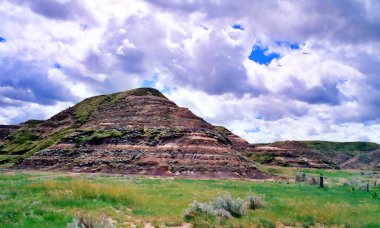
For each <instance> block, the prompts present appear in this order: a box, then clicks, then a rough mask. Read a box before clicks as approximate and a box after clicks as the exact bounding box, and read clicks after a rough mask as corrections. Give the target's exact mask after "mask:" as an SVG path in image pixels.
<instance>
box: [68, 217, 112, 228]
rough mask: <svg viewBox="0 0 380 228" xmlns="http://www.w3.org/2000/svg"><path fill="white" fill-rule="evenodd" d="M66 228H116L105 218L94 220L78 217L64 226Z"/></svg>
mask: <svg viewBox="0 0 380 228" xmlns="http://www.w3.org/2000/svg"><path fill="white" fill-rule="evenodd" d="M66 227H67V228H116V225H115V224H113V223H111V222H110V221H109V220H108V219H106V218H105V217H101V218H99V219H95V218H92V217H83V216H78V217H76V218H74V219H73V221H72V222H71V223H69V224H67V226H66Z"/></svg>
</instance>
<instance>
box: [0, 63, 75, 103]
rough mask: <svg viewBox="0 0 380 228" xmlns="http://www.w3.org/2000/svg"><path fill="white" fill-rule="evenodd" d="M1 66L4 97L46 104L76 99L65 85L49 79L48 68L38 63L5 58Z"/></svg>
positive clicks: (0, 76) (0, 77) (0, 79)
mask: <svg viewBox="0 0 380 228" xmlns="http://www.w3.org/2000/svg"><path fill="white" fill-rule="evenodd" d="M0 66H1V67H0V88H1V87H2V88H3V89H2V90H0V94H1V96H2V97H6V98H10V99H13V100H17V101H24V102H33V103H38V104H44V105H52V104H54V103H55V102H56V101H72V100H74V99H75V97H74V96H73V95H71V93H70V91H68V90H67V89H66V88H65V87H63V86H62V85H59V84H58V83H56V82H54V81H51V80H49V79H48V75H47V72H46V68H45V69H44V68H43V67H41V66H39V64H38V63H34V62H24V61H19V60H11V59H10V58H5V59H2V61H1V64H0ZM3 104H4V103H3ZM7 104H8V105H9V103H7ZM15 104H17V103H15ZM4 105H6V104H4Z"/></svg>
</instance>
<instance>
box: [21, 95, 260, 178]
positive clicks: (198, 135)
mask: <svg viewBox="0 0 380 228" xmlns="http://www.w3.org/2000/svg"><path fill="white" fill-rule="evenodd" d="M37 127H38V128H39V129H40V132H42V133H41V135H40V136H39V137H40V138H44V137H45V138H49V137H53V136H54V137H59V139H58V140H56V142H55V143H54V144H52V145H51V146H49V147H48V148H46V149H43V150H41V151H38V152H37V153H35V154H34V155H33V156H31V157H29V158H27V159H25V160H23V161H22V163H21V164H19V165H18V167H19V168H33V169H36V168H38V169H59V170H68V171H76V172H111V173H122V174H148V175H167V176H176V175H179V176H190V177H217V178H224V177H226V178H227V177H246V178H266V177H268V176H267V175H265V174H263V173H261V172H259V171H258V170H257V169H256V168H255V166H254V164H253V163H252V161H251V160H250V159H248V158H247V157H245V156H244V155H242V154H241V153H239V152H238V151H237V150H236V148H235V147H234V144H233V142H232V141H231V140H233V139H231V138H229V137H228V136H227V135H226V134H224V133H222V132H220V131H219V130H218V129H217V128H216V127H214V126H213V125H211V124H209V123H207V122H206V121H204V120H203V119H201V118H199V117H197V116H196V115H194V114H193V113H192V112H191V111H189V110H188V109H186V108H181V107H178V106H177V105H176V104H175V103H174V102H172V101H170V100H169V99H167V98H166V97H165V96H163V95H162V94H161V93H160V92H158V91H157V90H154V89H146V88H142V89H136V90H132V91H126V92H123V93H117V94H111V95H106V96H99V97H94V98H89V99H86V100H84V101H83V102H81V103H79V104H78V105H76V106H74V107H72V108H69V109H67V110H65V111H63V112H61V113H59V114H57V115H56V116H54V117H52V118H51V119H49V120H47V121H45V122H44V123H41V124H39V125H38V126H37Z"/></svg>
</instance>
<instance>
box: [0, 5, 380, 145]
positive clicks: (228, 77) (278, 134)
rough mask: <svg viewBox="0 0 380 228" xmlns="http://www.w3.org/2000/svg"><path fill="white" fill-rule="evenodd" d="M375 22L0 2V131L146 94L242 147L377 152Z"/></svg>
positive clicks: (202, 9)
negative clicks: (278, 143)
mask: <svg viewBox="0 0 380 228" xmlns="http://www.w3.org/2000/svg"><path fill="white" fill-rule="evenodd" d="M379 10H380V2H379V1H375V0H348V1H346V0H338V1H319V0H311V1H310V0H307V1H306V0H304V1H302V0H301V1H280V0H278V1H251V0H242V1H232V0H226V1H222V2H219V3H218V2H215V1H200V0H195V1H194V0H192V1H190V0H189V1H186V0H185V1H181V2H179V1H175V0H155V1H153V0H130V1H117V2H108V1H90V0H81V1H80V0H40V1H27V0H12V1H11V0H0V21H1V24H0V124H15V123H18V122H22V121H25V120H27V119H31V118H33V119H46V118H49V117H50V116H52V115H53V114H55V113H57V112H59V111H61V110H63V109H65V108H67V107H69V106H73V105H74V104H75V103H76V102H78V101H80V100H82V99H84V98H86V97H89V96H94V95H99V94H104V93H112V92H117V91H123V90H128V89H131V88H136V87H141V86H150V87H155V88H157V89H159V90H161V91H162V92H163V93H164V94H165V95H166V96H168V97H169V98H170V99H172V100H173V101H175V102H176V103H177V104H178V105H180V106H184V107H187V108H189V109H190V110H192V111H193V112H194V113H196V114H197V115H199V116H201V117H202V118H204V119H206V120H207V121H209V122H211V123H213V124H217V125H224V126H226V127H227V128H229V129H231V130H232V131H233V132H234V133H236V134H238V135H240V136H242V137H244V138H245V139H247V140H249V141H250V142H270V141H275V140H287V139H289V140H291V139H297V140H311V139H321V140H337V141H357V140H364V141H374V142H380V114H379V113H380V101H379V99H378V98H379V97H380V14H379V13H378V12H379ZM20 15H22V16H20Z"/></svg>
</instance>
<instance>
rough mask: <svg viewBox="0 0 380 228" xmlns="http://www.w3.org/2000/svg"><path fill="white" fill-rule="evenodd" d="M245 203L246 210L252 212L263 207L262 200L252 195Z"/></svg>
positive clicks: (263, 202)
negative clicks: (246, 204)
mask: <svg viewBox="0 0 380 228" xmlns="http://www.w3.org/2000/svg"><path fill="white" fill-rule="evenodd" d="M247 203H248V208H249V209H252V210H256V209H259V208H264V207H265V201H264V198H263V197H261V196H254V195H253V194H252V193H250V194H249V196H248V198H247Z"/></svg>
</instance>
